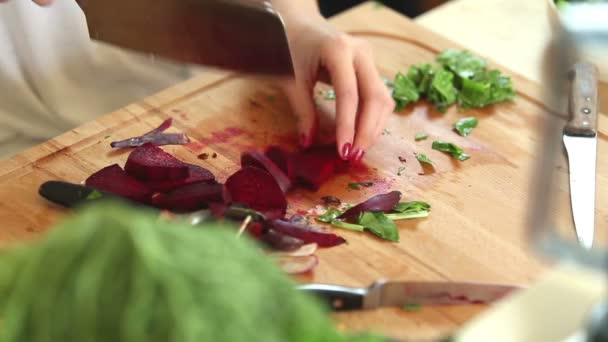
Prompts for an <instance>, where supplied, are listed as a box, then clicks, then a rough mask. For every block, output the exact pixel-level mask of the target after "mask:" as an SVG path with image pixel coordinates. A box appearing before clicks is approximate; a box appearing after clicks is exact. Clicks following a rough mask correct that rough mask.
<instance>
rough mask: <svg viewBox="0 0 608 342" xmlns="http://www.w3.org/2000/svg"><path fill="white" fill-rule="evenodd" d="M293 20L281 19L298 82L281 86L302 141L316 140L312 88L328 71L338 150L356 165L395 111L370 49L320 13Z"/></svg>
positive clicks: (301, 16)
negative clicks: (284, 26)
mask: <svg viewBox="0 0 608 342" xmlns="http://www.w3.org/2000/svg"><path fill="white" fill-rule="evenodd" d="M293 18H294V19H292V18H290V17H289V15H287V16H285V15H284V19H285V22H286V24H287V25H286V26H287V30H288V32H287V34H288V38H289V43H290V47H291V50H292V58H293V61H294V69H295V76H296V78H295V81H293V80H292V81H288V82H283V84H282V88H283V89H284V91H285V93H286V95H287V98H288V99H289V102H290V105H291V107H292V108H293V111H294V112H295V114H296V115H297V116H298V119H299V124H298V127H299V134H300V143H301V145H302V146H304V147H306V146H309V145H310V144H311V143H312V142H313V139H314V137H315V133H316V130H317V126H318V116H317V112H316V109H315V104H314V98H313V87H314V86H315V83H316V82H317V80H318V79H319V77H320V75H321V74H322V73H327V75H328V78H329V81H331V83H332V85H333V86H334V90H335V93H336V139H337V146H338V150H339V151H338V152H339V153H340V155H341V156H342V158H343V159H346V160H355V161H359V160H361V158H362V157H363V155H364V154H365V151H366V150H367V149H368V148H369V147H371V146H372V145H373V143H374V142H375V141H376V139H377V138H378V136H379V135H380V134H381V133H382V131H383V129H384V126H385V124H386V121H387V119H388V117H389V115H390V114H391V113H392V112H393V110H394V108H395V102H394V101H393V99H392V96H391V94H390V91H389V89H388V88H387V87H386V85H385V84H384V82H383V81H382V79H381V77H380V74H379V73H378V70H377V69H376V67H375V65H374V58H373V55H372V50H371V48H370V46H369V45H368V44H367V43H366V42H365V41H362V40H359V39H357V38H354V37H351V36H349V35H347V34H344V33H342V32H340V31H338V30H336V29H334V28H333V27H332V26H331V25H330V24H329V22H328V21H326V20H325V19H324V18H323V17H321V15H319V14H316V15H312V16H305V15H299V16H298V15H296V16H294V17H293Z"/></svg>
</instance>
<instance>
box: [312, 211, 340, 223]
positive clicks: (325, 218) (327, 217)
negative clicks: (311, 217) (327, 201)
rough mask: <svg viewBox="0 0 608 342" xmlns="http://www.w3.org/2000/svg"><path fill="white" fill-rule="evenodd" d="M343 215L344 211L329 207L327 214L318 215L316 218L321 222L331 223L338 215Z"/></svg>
mask: <svg viewBox="0 0 608 342" xmlns="http://www.w3.org/2000/svg"><path fill="white" fill-rule="evenodd" d="M340 215H342V212H341V211H340V210H338V209H336V208H329V209H327V211H326V212H325V214H323V215H321V216H319V217H317V218H316V219H315V220H317V221H319V222H325V223H330V222H331V221H333V220H335V219H336V218H338V216H340Z"/></svg>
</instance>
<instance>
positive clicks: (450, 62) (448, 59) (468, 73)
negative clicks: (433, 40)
mask: <svg viewBox="0 0 608 342" xmlns="http://www.w3.org/2000/svg"><path fill="white" fill-rule="evenodd" d="M437 62H439V63H440V64H441V65H443V67H444V68H447V69H449V70H451V71H452V72H454V73H455V74H456V75H458V76H460V77H461V78H471V77H473V76H474V75H475V74H477V73H478V72H480V71H483V70H485V68H486V67H487V66H488V62H487V61H486V60H485V59H483V58H480V57H477V56H473V55H472V54H471V53H469V52H468V51H460V50H454V49H447V50H445V51H443V52H442V53H441V54H439V56H437Z"/></svg>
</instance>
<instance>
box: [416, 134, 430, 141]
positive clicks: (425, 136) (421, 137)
mask: <svg viewBox="0 0 608 342" xmlns="http://www.w3.org/2000/svg"><path fill="white" fill-rule="evenodd" d="M428 137H429V135H428V134H426V133H416V136H415V137H414V140H416V141H420V140H425V139H426V138H428Z"/></svg>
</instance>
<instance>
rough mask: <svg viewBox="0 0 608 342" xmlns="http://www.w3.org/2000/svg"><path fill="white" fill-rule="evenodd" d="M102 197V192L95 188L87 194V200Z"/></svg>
mask: <svg viewBox="0 0 608 342" xmlns="http://www.w3.org/2000/svg"><path fill="white" fill-rule="evenodd" d="M102 197H103V194H102V193H101V192H99V191H97V190H93V191H91V193H90V194H88V195H87V200H96V199H100V198H102Z"/></svg>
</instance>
